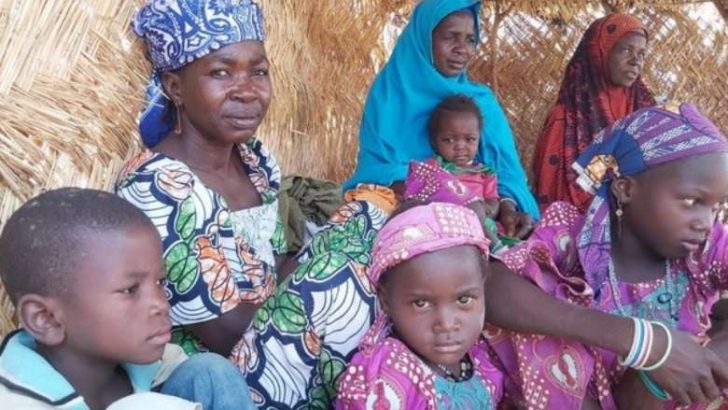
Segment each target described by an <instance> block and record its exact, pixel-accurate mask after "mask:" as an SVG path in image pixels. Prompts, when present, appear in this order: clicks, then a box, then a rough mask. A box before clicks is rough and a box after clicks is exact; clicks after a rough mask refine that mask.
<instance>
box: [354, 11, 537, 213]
mask: <svg viewBox="0 0 728 410" xmlns="http://www.w3.org/2000/svg"><path fill="white" fill-rule="evenodd" d="M479 9H480V1H477V0H423V1H422V2H421V3H420V4H419V5H417V7H416V8H415V11H414V13H413V14H412V17H411V20H410V22H409V24H408V25H407V27H406V28H405V30H404V32H403V33H402V35H401V36H400V38H399V40H398V42H397V46H396V47H395V49H394V51H393V53H392V56H391V57H390V59H389V61H388V63H387V64H386V66H385V67H384V68H383V69H382V71H381V72H380V73H379V75H378V76H377V78H376V79H375V80H374V83H373V84H372V87H371V89H370V91H369V96H368V98H367V101H366V105H365V107H364V116H363V118H362V122H361V128H360V131H359V144H360V148H359V157H358V163H357V168H356V171H355V172H354V175H353V176H352V177H351V178H350V179H349V180H348V181H347V182H346V183H345V184H344V189H345V190H351V189H354V188H356V187H357V186H358V185H359V184H376V185H379V186H386V187H392V188H394V190H395V192H396V191H397V189H398V188H399V185H398V183H399V182H401V181H404V179H405V177H406V175H407V166H408V163H409V162H410V161H413V160H416V161H421V160H424V159H426V158H429V157H431V156H432V155H433V150H432V147H431V146H430V143H429V138H428V135H427V120H428V117H429V115H430V112H431V111H432V109H433V108H435V106H436V105H437V104H438V103H439V102H440V101H442V100H443V99H444V98H445V97H448V96H450V95H452V94H465V95H467V96H469V97H471V98H473V99H474V100H475V101H476V102H477V104H478V106H479V108H480V110H481V111H482V113H483V117H484V120H485V121H484V126H483V132H482V134H481V141H480V148H479V152H478V158H477V159H478V160H479V161H481V162H483V163H485V164H486V165H488V166H489V167H491V168H492V169H494V170H495V171H496V172H497V174H498V180H499V186H498V191H499V194H500V195H501V196H502V197H503V198H507V200H508V202H509V203H510V204H509V205H506V204H504V206H503V207H502V208H503V218H501V221H502V222H504V225H505V224H506V221H504V220H503V219H509V218H511V219H513V218H514V214H513V213H512V212H508V211H510V210H515V207H513V206H512V205H517V208H518V210H520V211H522V212H524V213H525V214H528V215H530V216H531V217H532V218H533V219H538V217H539V210H538V206H537V205H536V201H535V199H534V197H533V195H532V194H531V192H530V191H529V188H528V183H527V180H526V174H525V173H524V171H523V167H522V165H521V163H520V160H519V157H518V153H517V152H516V146H515V142H514V139H513V133H512V132H511V128H510V126H509V125H508V120H507V119H506V116H505V114H504V112H503V109H502V108H501V106H500V104H499V103H498V101H497V100H496V98H495V95H493V92H492V91H491V90H490V89H489V88H488V87H487V86H485V85H482V84H477V83H474V82H472V81H470V80H469V79H468V76H467V73H466V66H467V64H468V62H469V61H470V60H471V59H472V58H473V57H474V56H475V49H476V46H477V44H478V41H479V19H478V11H479ZM473 22H475V24H473ZM519 222H520V223H525V219H524V218H520V219H519V220H517V221H516V220H514V223H519ZM511 225H512V224H511Z"/></svg>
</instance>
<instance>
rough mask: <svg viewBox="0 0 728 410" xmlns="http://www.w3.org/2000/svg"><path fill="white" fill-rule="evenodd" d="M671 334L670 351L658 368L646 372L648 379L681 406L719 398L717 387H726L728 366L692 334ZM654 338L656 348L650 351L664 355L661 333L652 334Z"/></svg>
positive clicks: (674, 331) (663, 340) (675, 331)
mask: <svg viewBox="0 0 728 410" xmlns="http://www.w3.org/2000/svg"><path fill="white" fill-rule="evenodd" d="M671 333H672V340H673V347H672V352H671V353H670V356H669V358H668V359H667V362H665V364H664V365H663V366H662V367H660V368H659V369H657V370H655V371H652V372H650V377H651V378H652V380H654V381H655V382H656V383H657V384H658V385H659V386H661V387H662V388H663V389H665V390H666V391H667V393H669V394H670V395H671V396H672V397H673V398H674V399H675V401H676V402H677V403H678V404H680V405H683V406H685V405H689V404H692V403H701V402H702V403H704V402H706V401H712V400H714V399H716V398H718V397H720V389H719V387H723V388H725V387H728V364H727V363H726V362H725V361H723V360H722V359H721V358H720V357H718V355H716V354H715V353H714V352H713V351H712V350H711V348H710V346H709V348H705V347H703V346H701V345H700V344H699V343H698V342H697V341H696V338H695V337H694V336H693V335H690V334H687V333H684V332H680V331H677V330H673V331H672V332H671ZM655 339H656V343H657V344H656V345H655V346H656V347H657V348H656V349H653V352H654V351H657V352H664V349H665V346H666V343H665V337H664V335H663V332H656V337H655ZM713 347H715V348H717V347H718V345H714V346H713ZM658 354H659V353H658Z"/></svg>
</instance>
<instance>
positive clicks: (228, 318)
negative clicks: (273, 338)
mask: <svg viewBox="0 0 728 410" xmlns="http://www.w3.org/2000/svg"><path fill="white" fill-rule="evenodd" d="M258 307H259V305H252V304H248V303H241V304H239V305H238V306H236V307H235V308H234V309H232V310H230V311H228V312H225V313H224V314H223V315H222V316H220V317H218V318H215V319H212V320H208V321H207V322H202V323H195V324H191V325H186V326H185V328H186V329H187V330H190V331H191V332H192V333H194V335H195V336H197V337H198V338H200V340H202V343H204V344H205V346H207V347H208V348H209V349H210V350H211V351H213V352H215V353H217V354H219V355H222V356H225V357H228V356H230V352H231V351H232V350H233V347H235V344H237V343H238V342H239V341H240V338H241V337H242V336H243V333H244V332H245V330H246V329H247V328H248V325H250V322H251V321H252V320H253V316H254V315H255V311H256V310H258Z"/></svg>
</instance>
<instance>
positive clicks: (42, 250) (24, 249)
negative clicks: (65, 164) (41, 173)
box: [0, 188, 155, 305]
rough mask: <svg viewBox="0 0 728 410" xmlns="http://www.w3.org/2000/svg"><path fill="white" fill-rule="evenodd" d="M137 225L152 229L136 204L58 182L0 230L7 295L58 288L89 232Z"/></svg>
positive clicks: (65, 282)
mask: <svg viewBox="0 0 728 410" xmlns="http://www.w3.org/2000/svg"><path fill="white" fill-rule="evenodd" d="M140 225H141V226H149V227H151V228H152V229H155V228H154V225H153V224H152V222H151V221H150V220H149V218H147V216H146V215H144V213H143V212H142V211H141V210H139V209H137V208H136V207H134V205H132V204H130V203H129V202H127V201H125V200H123V199H121V198H119V197H117V196H115V195H113V194H111V193H109V192H104V191H98V190H92V189H80V188H62V189H57V190H52V191H48V192H45V193H43V194H40V195H38V196H36V197H35V198H32V199H30V200H29V201H28V202H26V203H25V204H23V206H21V207H20V208H19V209H18V210H17V211H15V212H14V213H13V215H12V216H11V217H10V219H8V221H7V223H6V224H5V227H4V228H3V231H2V235H0V277H1V278H2V281H3V284H4V285H5V289H6V291H7V292H8V295H9V296H10V300H11V301H12V302H13V304H15V305H17V302H18V299H20V297H22V296H23V295H26V294H29V293H35V294H40V295H44V296H53V295H59V294H62V293H63V292H65V291H67V290H68V289H67V287H68V284H69V275H70V274H72V273H73V272H74V271H75V270H77V269H78V261H79V259H80V258H79V255H80V254H81V253H82V251H83V249H82V247H83V246H85V244H86V243H87V241H88V239H89V236H90V235H93V234H95V233H100V232H108V231H113V230H119V229H123V228H127V227H131V226H140ZM99 256H100V257H103V255H99Z"/></svg>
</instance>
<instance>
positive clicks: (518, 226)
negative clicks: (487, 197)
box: [498, 201, 533, 239]
mask: <svg viewBox="0 0 728 410" xmlns="http://www.w3.org/2000/svg"><path fill="white" fill-rule="evenodd" d="M498 222H500V223H501V225H503V228H504V229H505V233H506V236H510V237H516V238H521V239H523V238H525V237H526V236H528V234H530V233H531V230H533V219H532V218H531V216H530V215H528V214H524V213H520V212H518V211H517V210H516V206H515V205H514V204H513V203H512V202H511V201H502V202H501V205H500V212H499V213H498Z"/></svg>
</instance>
